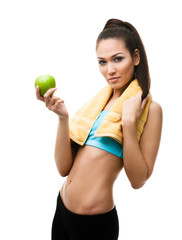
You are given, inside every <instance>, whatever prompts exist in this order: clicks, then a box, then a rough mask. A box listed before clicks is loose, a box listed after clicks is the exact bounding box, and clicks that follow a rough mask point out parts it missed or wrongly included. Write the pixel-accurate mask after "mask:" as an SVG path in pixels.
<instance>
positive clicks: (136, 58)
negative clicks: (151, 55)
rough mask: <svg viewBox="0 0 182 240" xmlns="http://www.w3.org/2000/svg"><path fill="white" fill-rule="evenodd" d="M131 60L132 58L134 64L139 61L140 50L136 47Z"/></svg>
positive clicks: (136, 64)
mask: <svg viewBox="0 0 182 240" xmlns="http://www.w3.org/2000/svg"><path fill="white" fill-rule="evenodd" d="M133 60H134V65H135V66H138V65H139V63H140V51H139V50H138V49H135V52H134V55H133Z"/></svg>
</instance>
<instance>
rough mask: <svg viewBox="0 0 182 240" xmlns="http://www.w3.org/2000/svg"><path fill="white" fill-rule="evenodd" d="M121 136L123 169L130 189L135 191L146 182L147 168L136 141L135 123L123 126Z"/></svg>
mask: <svg viewBox="0 0 182 240" xmlns="http://www.w3.org/2000/svg"><path fill="white" fill-rule="evenodd" d="M123 136H124V140H123V156H124V159H123V163H124V169H125V172H126V174H127V176H128V179H129V180H130V182H131V185H132V187H133V188H135V189H137V188H140V187H142V186H143V184H144V183H145V181H146V180H147V176H148V166H147V163H146V161H145V159H144V157H143V155H142V152H141V150H140V146H139V143H138V140H137V136H136V122H135V121H131V122H128V123H125V124H124V125H123Z"/></svg>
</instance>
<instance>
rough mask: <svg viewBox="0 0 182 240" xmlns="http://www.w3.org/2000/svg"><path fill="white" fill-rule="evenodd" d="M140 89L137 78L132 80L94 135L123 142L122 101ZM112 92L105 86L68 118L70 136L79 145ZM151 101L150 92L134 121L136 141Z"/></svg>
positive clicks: (82, 142)
mask: <svg viewBox="0 0 182 240" xmlns="http://www.w3.org/2000/svg"><path fill="white" fill-rule="evenodd" d="M139 91H141V87H140V86H139V83H138V80H137V79H135V80H133V81H132V82H131V83H130V84H129V86H128V87H127V88H126V89H125V91H124V92H123V94H122V95H121V96H120V97H119V99H118V100H117V102H116V103H115V104H114V106H113V107H112V108H111V109H110V111H109V113H108V114H107V115H106V116H105V118H104V120H103V122H102V123H101V125H100V126H99V128H98V129H97V131H96V133H95V137H111V138H113V139H115V140H116V141H118V142H119V143H121V144H122V143H123V134H122V127H121V126H122V123H121V119H122V109H123V103H124V101H126V100H127V99H129V98H130V97H132V96H136V95H137V93H138V92H139ZM111 94H112V88H111V87H110V85H107V86H105V87H104V88H103V89H101V91H100V92H99V93H97V94H96V95H95V96H94V97H93V98H92V99H91V100H89V101H88V102H87V103H86V104H85V105H84V106H83V107H82V108H81V109H79V110H78V111H77V112H76V113H75V116H74V117H73V118H71V119H70V123H69V127H70V137H71V139H72V140H73V141H74V142H76V143H78V144H79V145H82V146H83V145H84V143H85V141H86V139H87V137H88V135H89V132H90V130H91V128H92V126H93V124H94V122H95V120H96V119H97V117H98V115H99V114H100V112H101V111H102V110H103V108H104V107H105V105H106V103H107V102H108V100H109V98H110V97H111ZM151 101H152V97H151V94H149V99H148V102H147V103H146V105H145V108H144V111H143V113H142V114H141V116H140V118H139V119H138V120H137V122H136V134H137V139H138V141H139V140H140V137H141V134H142V132H143V129H144V125H145V123H146V121H147V116H148V110H149V106H150V103H151Z"/></svg>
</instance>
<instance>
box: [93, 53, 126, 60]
mask: <svg viewBox="0 0 182 240" xmlns="http://www.w3.org/2000/svg"><path fill="white" fill-rule="evenodd" d="M118 54H123V53H122V52H118V53H116V54H114V55H112V56H111V58H114V57H116V56H117V55H118ZM97 58H98V59H104V58H103V57H97Z"/></svg>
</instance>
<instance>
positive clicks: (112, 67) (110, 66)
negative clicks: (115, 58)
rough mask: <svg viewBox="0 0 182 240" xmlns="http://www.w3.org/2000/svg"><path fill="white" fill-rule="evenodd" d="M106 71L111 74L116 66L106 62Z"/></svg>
mask: <svg viewBox="0 0 182 240" xmlns="http://www.w3.org/2000/svg"><path fill="white" fill-rule="evenodd" d="M107 73H108V74H109V75H111V76H112V75H113V74H115V73H116V68H115V66H114V64H113V63H109V64H108V69H107Z"/></svg>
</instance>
